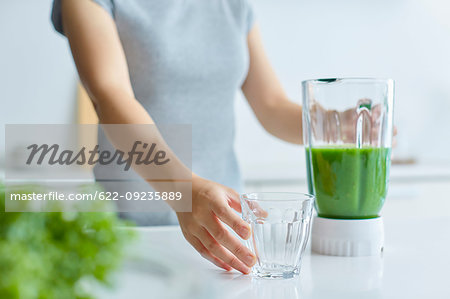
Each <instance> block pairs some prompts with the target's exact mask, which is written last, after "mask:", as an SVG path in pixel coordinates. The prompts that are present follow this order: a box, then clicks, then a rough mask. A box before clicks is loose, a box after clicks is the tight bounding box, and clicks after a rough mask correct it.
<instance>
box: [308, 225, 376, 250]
mask: <svg viewBox="0 0 450 299" xmlns="http://www.w3.org/2000/svg"><path fill="white" fill-rule="evenodd" d="M383 246H384V226H383V219H382V218H381V217H377V218H372V219H331V218H322V217H318V216H315V217H314V222H313V225H312V232H311V249H312V251H314V252H317V253H319V254H324V255H334V256H380V255H381V254H382V252H383Z"/></svg>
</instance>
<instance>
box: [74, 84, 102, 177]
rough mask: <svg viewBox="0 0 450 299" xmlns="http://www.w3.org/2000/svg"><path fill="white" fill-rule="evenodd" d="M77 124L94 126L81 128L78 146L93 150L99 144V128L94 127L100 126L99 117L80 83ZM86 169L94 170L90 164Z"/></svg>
mask: <svg viewBox="0 0 450 299" xmlns="http://www.w3.org/2000/svg"><path fill="white" fill-rule="evenodd" d="M77 124H82V125H92V126H79V130H78V145H79V146H80V148H82V147H86V148H87V149H93V148H94V147H95V145H96V144H97V126H94V125H96V124H98V117H97V113H96V112H95V109H94V105H93V104H92V101H91V99H90V98H89V95H88V93H87V92H86V90H85V89H84V87H83V85H81V84H80V83H78V87H77ZM86 167H87V168H89V169H92V168H93V166H91V165H88V164H86Z"/></svg>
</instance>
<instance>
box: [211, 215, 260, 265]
mask: <svg viewBox="0 0 450 299" xmlns="http://www.w3.org/2000/svg"><path fill="white" fill-rule="evenodd" d="M205 228H206V229H207V230H208V232H209V233H210V234H211V235H212V236H213V237H214V239H215V240H216V241H217V242H218V243H219V244H221V245H223V246H224V247H225V248H226V249H228V250H229V251H230V252H231V253H232V254H234V255H235V256H236V257H237V258H238V259H239V260H241V261H242V262H244V263H245V264H246V265H247V266H249V267H252V266H253V265H254V264H255V262H256V257H255V255H254V254H253V253H252V252H251V251H250V250H249V249H248V248H247V247H245V246H244V245H243V244H242V243H241V241H239V240H238V239H237V238H236V237H235V236H233V235H232V234H231V233H230V232H229V231H228V229H226V228H225V227H224V226H223V225H222V223H220V221H218V220H217V219H215V218H214V217H211V218H210V220H209V221H208V222H207V223H205Z"/></svg>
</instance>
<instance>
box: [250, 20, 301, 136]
mask: <svg viewBox="0 0 450 299" xmlns="http://www.w3.org/2000/svg"><path fill="white" fill-rule="evenodd" d="M248 49H249V54H250V68H249V72H248V75H247V78H246V80H245V82H244V84H243V85H242V91H243V92H244V95H245V97H246V98H247V101H248V103H249V104H250V106H251V107H252V109H253V112H254V113H255V115H256V117H257V118H258V120H259V122H260V123H261V125H262V126H263V127H264V129H266V131H268V132H269V133H271V134H272V135H274V136H276V137H278V138H280V139H283V140H285V141H287V142H291V143H297V144H302V143H303V138H302V107H301V106H300V105H298V104H296V103H294V102H291V101H290V100H289V99H288V97H287V96H286V94H285V93H284V90H283V88H282V87H281V84H280V82H279V81H278V78H277V76H276V75H275V72H274V70H273V69H272V66H271V65H270V62H269V60H268V58H267V56H266V53H265V52H264V48H263V44H262V41H261V36H260V33H259V28H258V26H254V27H253V29H251V30H250V33H249V34H248Z"/></svg>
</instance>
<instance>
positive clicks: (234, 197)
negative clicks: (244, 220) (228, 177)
mask: <svg viewBox="0 0 450 299" xmlns="http://www.w3.org/2000/svg"><path fill="white" fill-rule="evenodd" d="M228 193H229V196H228V204H229V205H230V207H232V208H233V209H234V210H235V211H236V212H239V213H242V209H241V200H240V197H239V193H237V192H236V191H234V190H233V189H231V188H230V189H228Z"/></svg>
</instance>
